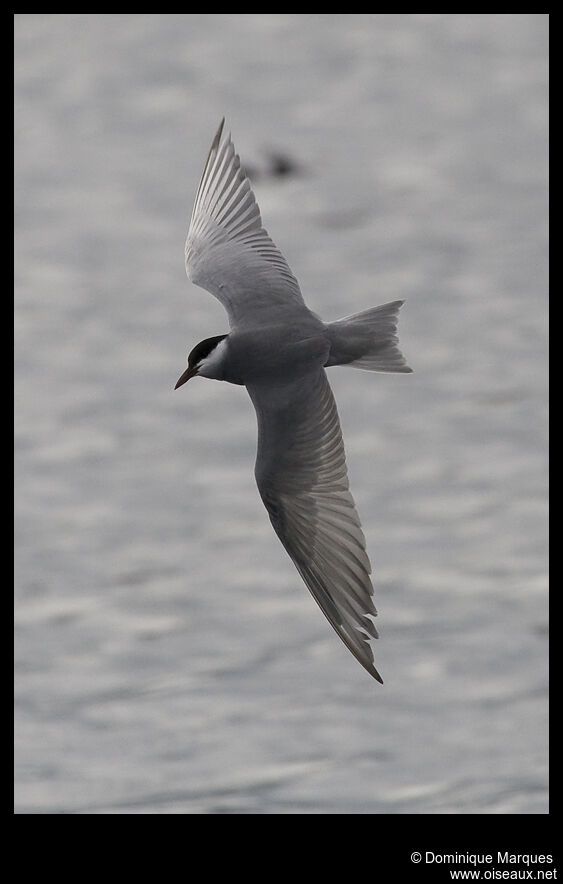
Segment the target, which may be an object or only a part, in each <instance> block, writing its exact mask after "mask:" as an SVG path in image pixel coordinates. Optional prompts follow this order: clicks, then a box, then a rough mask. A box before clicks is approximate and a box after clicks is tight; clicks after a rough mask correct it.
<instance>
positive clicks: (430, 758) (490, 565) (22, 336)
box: [15, 14, 547, 814]
mask: <svg viewBox="0 0 563 884" xmlns="http://www.w3.org/2000/svg"><path fill="white" fill-rule="evenodd" d="M546 32H547V16H546V15H545V14H537V15H535V14H523V15H516V14H493V15H491V14H377V15H360V14H350V15H345V14H337V15H329V14H323V15H317V14H302V15H298V14H270V15H250V14H245V15H173V14H162V15H160V14H151V15H141V14H136V15H132V14H117V15H110V14H86V15H70V14H18V15H16V148H15V149H16V316H15V335H16V440H15V446H16V764H17V766H16V771H17V772H16V811H17V812H18V813H79V814H83V813H100V814H113V813H180V814H182V813H189V814H208V813H242V814H247V813H249V814H297V813H305V814H309V813H310V814H319V813H327V814H333V813H334V814H338V813H368V814H371V813H378V814H381V813H402V814H404V813H406V814H435V813H448V814H460V813H461V814H467V813H470V814H489V813H497V814H498V813H508V814H524V813H528V814H529V813H532V814H542V813H547V796H546V788H547V787H546V780H547V773H546V765H547V761H546V755H547V747H546V742H547V736H546V715H547V609H546V605H547V603H546V472H547V467H546V460H547V454H546V434H547V430H546V399H547V391H546V387H547V380H546V337H547V332H546V289H547V270H546V237H547V233H546V88H547V86H546V79H547V74H546V55H547V49H546V43H547V34H546ZM223 114H226V116H227V122H228V125H229V126H230V127H231V128H232V131H233V136H234V139H235V143H236V145H237V148H238V150H239V151H240V153H241V155H242V157H243V161H244V162H245V163H247V164H248V166H249V167H250V168H251V169H252V171H253V175H254V181H255V190H256V193H257V197H258V201H259V203H260V206H261V208H262V213H263V216H264V220H265V225H266V227H267V228H268V230H269V231H270V233H271V234H272V236H273V238H274V240H275V241H276V243H277V244H278V245H279V247H280V248H281V249H282V250H283V252H284V254H285V255H286V256H287V259H288V262H289V264H290V266H291V267H292V269H293V271H294V272H295V274H296V275H297V277H298V278H299V280H300V283H301V286H302V289H303V292H304V294H305V297H306V299H307V302H308V304H309V306H310V307H311V308H312V309H314V310H315V311H317V312H318V313H320V314H321V315H322V316H323V317H325V318H327V319H335V318H337V317H339V316H342V315H346V314H349V313H352V312H356V311H359V310H361V309H364V308H367V307H369V306H371V305H372V304H376V303H383V302H385V301H389V300H393V299H395V298H399V297H401V298H406V300H407V303H406V305H405V307H404V308H403V311H402V316H401V324H400V334H401V344H402V349H403V351H404V352H405V354H406V356H407V358H408V360H409V363H410V364H411V365H412V366H413V368H414V369H415V373H414V374H413V375H402V376H393V375H389V376H386V375H372V374H368V373H363V372H357V371H352V370H343V369H340V370H339V369H331V370H330V379H331V382H332V384H333V388H334V391H335V394H336V398H337V401H338V404H339V410H340V414H341V419H342V425H343V431H344V437H345V442H346V448H347V455H348V463H349V472H350V478H351V484H352V489H353V491H354V494H355V497H356V500H357V504H358V508H359V511H360V514H361V517H362V521H363V524H364V528H365V533H366V537H367V542H368V548H369V552H370V555H371V558H372V562H373V565H374V578H375V588H376V604H377V607H378V609H379V613H380V616H379V622H378V628H379V630H380V635H381V638H380V641H379V642H378V643H377V647H376V664H377V667H378V669H379V670H380V672H381V673H382V675H383V678H384V680H385V686H384V687H381V686H380V685H378V684H376V683H375V682H374V681H373V680H371V679H370V678H369V676H368V675H367V674H366V673H365V672H364V671H363V670H362V669H361V667H360V666H359V665H358V663H357V662H356V661H355V660H354V659H353V657H352V656H351V655H350V654H349V652H348V651H347V650H346V649H345V647H344V646H343V645H342V644H341V643H340V642H339V640H338V638H337V637H336V636H335V635H334V633H333V631H332V630H331V629H330V627H329V625H328V624H327V623H326V621H325V620H324V618H323V617H322V615H321V614H320V612H319V611H318V609H317V607H316V605H315V604H314V603H313V602H312V600H311V598H310V597H309V594H308V593H307V591H306V589H305V587H304V586H303V584H302V583H301V581H300V578H299V576H298V575H297V573H296V571H295V569H294V568H293V565H292V564H291V562H290V560H289V558H288V557H287V556H286V554H285V552H284V551H283V549H282V547H281V546H280V544H279V543H278V541H277V538H276V537H275V535H274V533H273V531H272V530H271V527H270V524H269V521H268V518H267V515H266V512H265V510H264V509H263V507H262V504H261V502H260V500H259V497H258V493H257V490H256V487H255V485H254V480H253V465H254V454H255V445H256V422H255V417H254V413H253V410H252V406H251V404H250V401H249V400H248V397H247V395H246V392H245V390H244V389H242V388H235V387H230V386H228V385H226V384H220V383H216V382H210V381H205V380H198V381H194V382H193V385H192V384H189V385H188V386H187V387H184V388H182V389H181V390H179V391H177V392H173V386H174V383H175V381H176V379H177V377H178V376H179V374H180V373H181V371H182V370H183V368H184V365H185V357H186V353H187V351H188V350H189V349H191V347H192V346H193V345H194V344H195V343H197V341H199V340H200V339H201V338H204V337H207V336H209V335H213V334H218V333H221V332H224V331H226V330H227V326H226V317H225V314H224V312H223V310H222V308H221V306H220V305H219V304H218V303H217V302H215V301H214V299H213V298H211V296H209V295H208V294H207V293H206V292H204V291H203V290H201V289H197V288H195V287H193V286H192V285H191V284H190V283H189V282H188V281H187V280H186V278H185V273H184V268H183V241H184V236H185V232H186V227H187V221H188V217H189V214H190V212H191V204H192V200H193V195H194V191H195V186H196V184H197V180H198V176H199V174H200V172H201V167H202V163H203V161H204V158H205V155H206V152H207V150H208V147H209V143H210V140H211V138H212V135H213V133H214V131H215V128H216V126H217V124H218V121H219V119H220V118H221V116H222V115H223ZM270 151H275V152H277V153H278V154H281V155H282V156H283V157H284V158H286V159H287V160H288V161H289V164H290V166H291V167H292V169H291V170H290V173H289V174H287V175H285V176H283V177H279V176H275V175H273V174H272V164H271V162H270V158H269V152H270Z"/></svg>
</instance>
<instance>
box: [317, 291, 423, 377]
mask: <svg viewBox="0 0 563 884" xmlns="http://www.w3.org/2000/svg"><path fill="white" fill-rule="evenodd" d="M402 304H404V301H391V302H390V303H389V304H381V306H379V307H370V309H369V310H364V311H362V313H355V314H354V315H353V316H345V317H344V319H338V320H337V321H336V322H329V323H327V328H328V332H329V337H330V353H329V358H328V362H327V363H326V365H327V366H329V365H349V366H351V367H352V368H362V369H364V370H365V371H397V372H408V371H412V368H409V366H408V365H407V363H406V360H405V357H404V356H403V354H402V353H401V351H400V350H399V346H398V344H399V339H398V337H397V323H398V321H399V309H400V307H401V306H402Z"/></svg>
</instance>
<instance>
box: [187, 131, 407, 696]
mask: <svg viewBox="0 0 563 884" xmlns="http://www.w3.org/2000/svg"><path fill="white" fill-rule="evenodd" d="M223 123H224V121H222V122H221V125H220V126H219V129H218V131H217V134H216V135H215V138H214V139H213V143H212V145H211V149H210V151H209V156H208V157H207V162H206V164H205V168H204V170H203V175H202V177H201V181H200V184H199V187H198V190H197V194H196V197H195V203H194V208H193V212H192V217H191V222H190V227H189V231H188V237H187V240H186V270H187V274H188V277H189V279H190V280H191V281H192V282H193V283H195V284H196V285H198V286H201V287H202V288H204V289H207V290H208V291H209V292H211V294H212V295H214V296H215V297H216V298H217V299H218V300H219V301H220V302H221V304H223V306H224V308H225V310H226V311H227V315H228V317H229V325H230V332H229V333H228V334H222V335H216V336H215V337H212V338H206V340H204V341H201V342H200V343H199V344H197V346H196V347H194V348H193V350H192V351H191V353H190V354H189V356H188V366H187V368H186V370H185V371H184V373H183V374H182V376H181V377H180V378H179V380H178V382H177V384H176V388H177V387H180V386H181V385H182V384H184V383H185V382H186V381H188V380H189V379H190V378H193V377H196V376H201V377H205V378H213V379H215V380H219V381H227V382H228V383H231V384H240V385H243V386H245V387H246V389H247V390H248V394H249V396H250V398H251V400H252V402H253V404H254V408H255V409H256V415H257V419H258V451H257V457H256V467H255V476H256V482H257V485H258V490H259V492H260V496H261V497H262V500H263V502H264V505H265V507H266V509H267V510H268V514H269V516H270V521H271V523H272V525H273V527H274V530H275V532H276V534H277V535H278V537H279V539H280V540H281V542H282V544H283V545H284V547H285V549H286V550H287V552H288V553H289V555H290V557H291V559H292V561H293V563H294V565H295V567H296V568H297V570H298V571H299V573H300V575H301V577H302V578H303V580H304V582H305V584H306V586H307V588H308V589H309V591H310V592H311V595H312V596H313V598H314V599H315V601H316V602H317V604H318V605H319V607H320V608H321V610H322V612H323V614H324V615H325V616H326V618H327V620H328V621H329V623H330V624H331V626H332V627H333V628H334V629H335V631H336V632H337V633H338V635H339V636H340V638H341V639H342V641H343V642H344V644H345V645H346V647H347V648H348V649H349V650H350V651H351V652H352V654H353V655H354V657H356V659H357V660H359V662H360V663H361V664H362V666H363V667H364V668H365V669H366V670H367V671H368V672H369V673H370V675H372V676H373V677H374V678H376V679H377V681H379V682H381V683H383V681H382V679H381V676H380V675H379V673H378V671H377V669H376V668H375V666H374V658H373V650H372V647H371V639H373V638H377V637H378V635H377V630H376V628H375V625H374V622H373V618H374V617H375V616H376V614H377V611H376V609H375V606H374V604H373V598H372V597H373V586H372V583H371V580H370V576H369V575H370V573H371V566H370V562H369V559H368V556H367V553H366V544H365V538H364V534H363V532H362V529H361V526H360V520H359V517H358V513H357V511H356V507H355V504H354V500H353V498H352V495H351V493H350V490H349V485H348V475H347V471H346V460H345V455H344V445H343V442H342V433H341V430H340V422H339V419H338V412H337V410H336V403H335V401H334V396H333V394H332V390H331V388H330V384H329V382H328V378H327V375H326V371H325V369H326V368H327V367H329V366H332V365H348V366H353V367H355V368H360V369H365V370H366V371H383V372H389V371H391V372H410V371H411V369H410V368H409V366H408V365H407V363H406V362H405V359H404V357H403V355H402V353H401V352H400V350H399V348H398V339H397V334H396V330H397V321H398V313H399V308H400V307H401V305H402V303H403V301H392V302H390V303H388V304H382V305H381V306H379V307H372V308H371V309H369V310H364V311H363V312H361V313H356V314H354V315H352V316H346V317H345V318H344V319H339V320H337V321H336V322H327V323H325V322H323V321H322V319H320V318H319V317H318V316H317V315H316V314H315V313H313V312H312V311H311V310H309V308H308V307H307V306H306V304H305V302H304V300H303V296H302V294H301V291H300V289H299V284H298V282H297V280H296V278H295V276H294V275H293V273H292V272H291V270H290V269H289V266H288V264H287V261H286V260H285V258H284V257H283V255H282V253H281V252H280V251H279V249H278V248H277V247H276V246H275V245H274V243H273V242H272V240H271V238H270V237H269V236H268V234H267V232H266V230H265V229H264V227H263V226H262V219H261V217H260V210H259V208H258V205H257V203H256V199H255V197H254V194H253V192H252V188H251V186H250V182H249V180H248V177H247V176H246V174H245V172H244V170H243V169H242V167H241V165H240V160H239V157H238V155H237V154H236V152H235V148H234V146H233V142H232V141H231V137H230V135H228V136H227V135H224V134H223Z"/></svg>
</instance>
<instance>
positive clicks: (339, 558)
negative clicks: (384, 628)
mask: <svg viewBox="0 0 563 884" xmlns="http://www.w3.org/2000/svg"><path fill="white" fill-rule="evenodd" d="M247 389H248V392H249V394H250V397H251V399H252V401H253V403H254V407H255V408H256V413H257V416H258V455H257V458H256V481H257V483H258V488H259V490H260V494H261V496H262V500H263V501H264V504H265V506H266V508H267V510H268V512H269V515H270V520H271V522H272V525H273V526H274V529H275V531H276V533H277V535H278V537H279V538H280V540H281V542H282V543H283V545H284V546H285V548H286V550H287V552H288V553H289V555H290V556H291V558H292V559H293V562H294V564H295V566H296V568H297V570H298V571H299V573H300V574H301V576H302V578H303V580H304V581H305V583H306V585H307V587H308V589H309V590H310V592H311V594H312V595H313V598H314V599H315V601H316V602H317V603H318V604H319V606H320V607H321V609H322V611H323V613H324V614H325V615H326V617H327V618H328V620H329V621H330V623H331V625H332V626H333V627H334V629H335V630H336V632H337V633H338V635H339V636H340V638H341V639H342V641H343V642H344V643H345V644H346V646H347V647H348V648H349V649H350V651H351V652H352V653H353V654H354V656H355V657H356V659H357V660H359V661H360V663H361V664H362V666H364V667H365V669H367V671H368V672H369V673H370V674H371V675H373V677H374V678H376V679H377V680H378V681H379V682H381V683H383V682H382V679H381V676H380V675H379V673H378V672H377V670H376V669H375V667H374V665H373V652H372V649H371V645H370V643H369V640H370V636H371V637H372V638H377V631H376V629H375V626H374V624H373V621H372V619H371V618H372V617H375V615H376V613H377V612H376V610H375V607H374V604H373V600H372V595H373V586H372V584H371V580H370V578H369V574H370V572H371V567H370V563H369V559H368V557H367V554H366V548H365V538H364V535H363V532H362V529H361V526H360V520H359V518H358V514H357V512H356V508H355V506H354V500H353V498H352V495H351V494H350V491H349V490H348V475H347V472H346V461H345V456H344V445H343V443H342V433H341V431H340V422H339V420H338V412H337V410H336V404H335V401H334V397H333V395H332V390H331V389H330V385H329V383H328V379H327V376H326V373H325V371H324V369H315V370H314V371H313V372H311V373H310V374H309V375H307V376H305V377H304V378H299V379H297V380H293V381H290V382H287V381H286V382H282V383H281V384H280V385H279V386H276V387H272V386H271V385H268V386H267V387H266V386H264V387H261V386H259V385H256V386H248V387H247Z"/></svg>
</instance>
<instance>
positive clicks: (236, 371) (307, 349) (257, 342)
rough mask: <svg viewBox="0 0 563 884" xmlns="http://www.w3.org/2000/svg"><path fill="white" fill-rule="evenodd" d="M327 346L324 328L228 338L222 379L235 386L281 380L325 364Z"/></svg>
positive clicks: (285, 328)
mask: <svg viewBox="0 0 563 884" xmlns="http://www.w3.org/2000/svg"><path fill="white" fill-rule="evenodd" d="M329 349H330V343H329V341H328V339H327V337H326V334H325V333H324V330H323V327H322V325H321V327H320V328H319V329H316V328H303V327H297V328H295V327H291V326H288V325H283V326H273V327H267V328H262V329H260V330H252V331H240V332H239V331H236V330H235V331H233V332H231V334H230V335H229V346H228V359H227V361H226V364H225V380H226V381H230V382H231V383H236V384H252V383H259V382H260V381H270V382H274V381H280V380H283V379H284V378H288V379H290V378H293V377H296V376H299V375H300V374H306V373H307V372H309V371H311V369H313V368H314V367H316V366H319V367H321V366H322V365H324V364H325V363H326V361H327V358H328V352H329Z"/></svg>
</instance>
